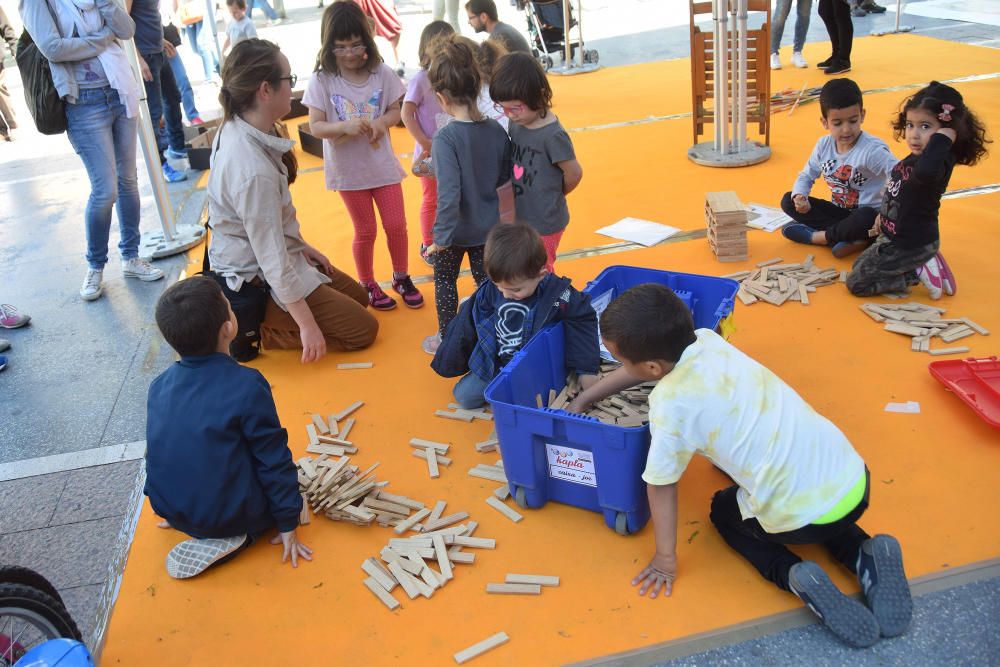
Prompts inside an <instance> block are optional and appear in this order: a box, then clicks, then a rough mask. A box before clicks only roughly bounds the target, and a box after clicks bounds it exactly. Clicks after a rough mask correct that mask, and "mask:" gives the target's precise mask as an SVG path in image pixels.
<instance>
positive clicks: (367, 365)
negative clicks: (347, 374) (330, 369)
mask: <svg viewBox="0 0 1000 667" xmlns="http://www.w3.org/2000/svg"><path fill="white" fill-rule="evenodd" d="M372 366H374V364H373V363H372V362H370V361H359V362H357V363H353V364H337V370H338V371H351V370H356V369H360V368H371V367H372Z"/></svg>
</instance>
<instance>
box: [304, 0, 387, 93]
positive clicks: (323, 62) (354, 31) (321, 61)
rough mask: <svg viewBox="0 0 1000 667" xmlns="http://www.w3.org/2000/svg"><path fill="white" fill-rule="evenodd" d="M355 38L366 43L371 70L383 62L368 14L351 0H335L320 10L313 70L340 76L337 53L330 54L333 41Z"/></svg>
mask: <svg viewBox="0 0 1000 667" xmlns="http://www.w3.org/2000/svg"><path fill="white" fill-rule="evenodd" d="M355 37H357V38H358V39H360V40H361V42H362V43H363V44H364V45H365V53H366V54H368V69H369V70H370V71H372V72H374V71H375V70H377V69H378V66H379V65H381V64H382V56H381V55H379V52H378V46H376V45H375V37H374V35H373V34H372V30H371V24H370V23H369V22H368V17H366V16H365V13H364V12H363V11H362V10H361V7H359V6H358V5H357V4H356V3H355V2H354V0H337V1H336V2H334V3H333V4H332V5H330V6H329V7H327V8H326V11H324V12H323V18H322V20H321V22H320V30H319V41H320V47H319V53H318V54H317V55H316V67H315V68H313V71H314V72H326V73H327V74H335V75H337V76H339V75H340V69H339V68H338V67H337V56H335V55H334V53H333V42H334V41H335V40H338V39H339V40H340V41H342V42H346V41H349V40H351V39H354V38H355Z"/></svg>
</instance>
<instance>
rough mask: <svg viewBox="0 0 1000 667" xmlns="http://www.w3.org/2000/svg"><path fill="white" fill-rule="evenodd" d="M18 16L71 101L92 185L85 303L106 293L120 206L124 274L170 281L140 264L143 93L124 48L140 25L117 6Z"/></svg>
mask: <svg viewBox="0 0 1000 667" xmlns="http://www.w3.org/2000/svg"><path fill="white" fill-rule="evenodd" d="M18 10H19V11H20V13H21V19H22V21H23V22H24V25H25V27H26V28H27V30H28V32H29V34H31V36H32V38H33V39H34V41H35V44H36V45H37V46H38V50H39V51H41V52H42V54H43V55H44V56H45V57H46V58H48V60H49V69H50V70H51V72H52V82H53V84H54V85H55V88H56V90H57V91H58V92H59V95H60V96H61V97H62V98H63V100H64V101H65V102H66V125H67V134H68V135H69V140H70V143H72V145H73V148H74V149H75V150H76V152H77V154H78V155H79V156H80V159H81V160H82V161H83V165H84V167H85V168H86V170H87V176H88V177H89V178H90V187H91V192H90V198H89V199H88V200H87V207H86V209H85V212H84V220H85V222H86V232H87V265H88V268H87V275H86V277H85V278H84V282H83V287H82V288H81V289H80V296H81V297H82V298H83V299H84V300H87V301H93V300H94V299H97V298H99V297H100V296H101V294H102V293H103V285H102V278H103V275H104V266H105V264H107V262H108V239H109V235H110V231H111V209H112V207H115V208H117V213H118V224H119V229H120V233H121V240H120V242H119V244H118V249H119V251H120V252H121V256H122V272H123V273H124V275H125V276H126V277H130V278H139V279H140V280H158V279H160V278H162V277H163V272H162V271H160V270H159V269H157V268H155V267H153V266H151V265H150V264H149V263H148V262H145V261H143V260H142V259H140V258H139V182H138V178H137V175H136V167H135V146H136V138H137V127H138V120H139V104H140V102H139V86H138V84H137V83H136V81H135V78H134V76H133V74H132V68H131V67H130V66H129V63H128V58H127V57H126V56H125V51H124V49H123V48H122V46H121V44H120V43H119V41H118V40H120V39H129V38H131V37H132V36H133V33H134V32H135V24H134V23H133V22H132V19H131V18H129V15H128V14H127V13H126V12H125V10H124V9H122V8H121V6H120V5H119V4H118V2H117V1H116V0H20V2H19V3H18ZM56 17H58V19H57V18H56ZM116 204H117V206H116Z"/></svg>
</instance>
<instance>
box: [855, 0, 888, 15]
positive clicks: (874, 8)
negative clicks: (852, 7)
mask: <svg viewBox="0 0 1000 667" xmlns="http://www.w3.org/2000/svg"><path fill="white" fill-rule="evenodd" d="M859 6H860V7H861V9H864V10H865V11H867V12H869V13H872V14H884V13H885V7H883V6H882V5H879V4H876V3H875V0H866V1H865V2H862V3H861V4H860V5H859Z"/></svg>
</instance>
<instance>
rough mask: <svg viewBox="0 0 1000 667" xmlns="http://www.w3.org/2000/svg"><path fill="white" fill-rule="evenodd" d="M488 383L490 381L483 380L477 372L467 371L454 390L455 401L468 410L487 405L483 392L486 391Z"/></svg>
mask: <svg viewBox="0 0 1000 667" xmlns="http://www.w3.org/2000/svg"><path fill="white" fill-rule="evenodd" d="M487 385H489V382H486V381H484V380H482V379H481V378H480V377H479V376H478V375H476V374H475V373H471V372H470V373H466V374H465V376H464V377H463V378H462V379H461V380H459V381H458V384H456V385H455V389H454V390H453V392H452V393H453V394H454V395H455V402H456V403H458V404H459V405H461V406H462V407H463V408H465V409H467V410H473V409H475V408H481V407H483V406H484V405H486V398H485V397H484V396H483V392H485V391H486V386H487Z"/></svg>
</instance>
